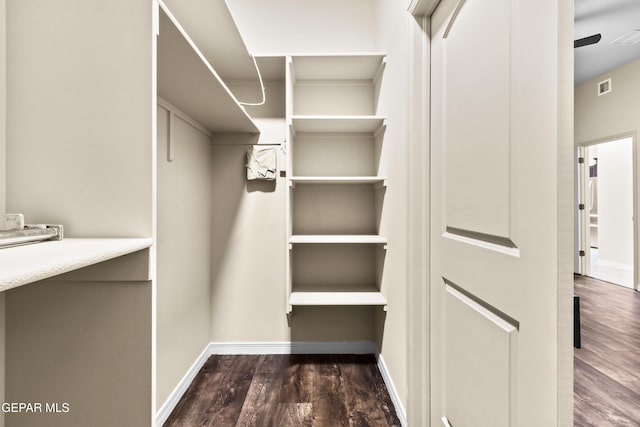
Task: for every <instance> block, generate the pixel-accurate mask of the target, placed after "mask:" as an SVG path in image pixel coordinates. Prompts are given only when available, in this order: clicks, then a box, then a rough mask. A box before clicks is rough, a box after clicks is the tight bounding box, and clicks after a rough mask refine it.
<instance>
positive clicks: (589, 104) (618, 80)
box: [575, 60, 640, 262]
mask: <svg viewBox="0 0 640 427" xmlns="http://www.w3.org/2000/svg"><path fill="white" fill-rule="evenodd" d="M639 76H640V60H636V61H634V62H631V63H629V64H626V65H623V66H622V67H620V68H617V69H615V70H613V71H612V72H610V73H607V74H605V75H602V76H599V77H596V78H595V79H592V80H589V81H588V82H585V83H583V84H581V85H579V86H576V88H575V143H576V144H584V143H589V142H594V141H598V140H610V139H612V137H614V138H615V137H618V136H619V137H622V136H627V135H629V134H633V135H635V137H636V138H637V135H638V132H639V131H640V115H639V114H638V111H640V77H639ZM609 77H610V78H611V79H612V83H611V88H612V91H611V92H610V93H608V94H606V95H602V96H598V95H597V85H598V82H601V81H603V80H605V79H607V78H609ZM635 160H636V165H640V151H639V152H637V153H636V158H635ZM636 179H638V177H636ZM636 191H638V192H640V181H636ZM635 196H636V209H640V193H636V195H635ZM638 237H640V236H636V238H638ZM639 256H640V254H636V262H637V260H638V259H639V258H638V257H639Z"/></svg>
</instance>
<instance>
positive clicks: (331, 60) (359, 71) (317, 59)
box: [292, 53, 385, 81]
mask: <svg viewBox="0 0 640 427" xmlns="http://www.w3.org/2000/svg"><path fill="white" fill-rule="evenodd" d="M292 61H293V67H294V69H295V75H294V78H295V80H371V81H377V80H378V79H379V78H380V75H381V74H382V70H383V69H384V66H385V55H384V54H383V53H360V54H358V53H350V54H347V55H308V56H307V55H294V56H293V58H292Z"/></svg>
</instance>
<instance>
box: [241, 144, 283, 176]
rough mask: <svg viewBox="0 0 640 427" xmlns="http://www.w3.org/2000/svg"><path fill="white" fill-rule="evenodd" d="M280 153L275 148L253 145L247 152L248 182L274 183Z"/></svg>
mask: <svg viewBox="0 0 640 427" xmlns="http://www.w3.org/2000/svg"><path fill="white" fill-rule="evenodd" d="M277 159H278V152H277V148H276V147H273V146H264V145H252V146H251V147H249V150H247V180H257V179H259V180H265V181H274V180H275V179H276V172H277V171H278V160H277Z"/></svg>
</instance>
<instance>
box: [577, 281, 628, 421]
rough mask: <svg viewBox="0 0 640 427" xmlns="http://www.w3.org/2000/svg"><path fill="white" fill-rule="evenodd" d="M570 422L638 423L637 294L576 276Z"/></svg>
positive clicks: (619, 287)
mask: <svg viewBox="0 0 640 427" xmlns="http://www.w3.org/2000/svg"><path fill="white" fill-rule="evenodd" d="M575 294H576V295H578V296H579V297H580V316H581V329H582V334H581V336H582V348H576V349H574V350H575V351H574V388H573V394H574V426H576V427H583V426H594V427H607V426H636V427H638V426H640V294H639V293H638V292H635V291H633V290H632V289H627V288H624V287H621V286H616V285H613V284H610V283H607V282H602V281H600V280H597V279H592V278H590V277H586V276H575Z"/></svg>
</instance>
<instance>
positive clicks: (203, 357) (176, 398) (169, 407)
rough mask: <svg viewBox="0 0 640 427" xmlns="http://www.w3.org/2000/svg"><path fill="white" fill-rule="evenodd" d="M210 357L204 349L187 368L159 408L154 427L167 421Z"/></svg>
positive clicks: (160, 425)
mask: <svg viewBox="0 0 640 427" xmlns="http://www.w3.org/2000/svg"><path fill="white" fill-rule="evenodd" d="M209 356H211V353H210V352H209V346H207V347H205V349H204V350H203V351H202V353H200V356H198V358H197V359H196V361H195V362H193V365H191V367H190V368H189V370H188V371H187V373H186V374H184V377H182V379H181V380H180V382H179V383H178V385H177V386H176V388H174V389H173V391H172V392H171V394H170V395H169V397H168V398H167V400H166V401H165V402H164V404H163V405H162V406H161V407H160V409H159V410H158V412H156V426H157V427H162V425H163V424H164V423H165V422H166V421H167V418H169V415H171V412H173V410H174V409H175V407H176V405H177V404H178V402H180V399H182V396H183V395H184V394H185V392H186V391H187V389H188V388H189V386H190V385H191V383H192V382H193V379H194V378H195V377H196V375H198V372H200V369H202V367H203V366H204V364H205V362H206V361H207V359H208V358H209Z"/></svg>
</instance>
